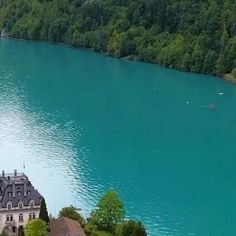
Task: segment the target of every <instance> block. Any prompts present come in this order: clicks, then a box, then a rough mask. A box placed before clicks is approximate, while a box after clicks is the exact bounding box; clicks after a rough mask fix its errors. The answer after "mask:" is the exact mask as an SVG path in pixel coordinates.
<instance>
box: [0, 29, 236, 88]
mask: <svg viewBox="0 0 236 236" xmlns="http://www.w3.org/2000/svg"><path fill="white" fill-rule="evenodd" d="M0 36H1V38H6V39H10V40H24V41H32V42H45V43H50V44H55V45H64V46H66V47H70V48H74V49H80V48H81V49H88V50H92V51H93V52H96V53H99V54H103V55H106V56H109V57H113V58H118V59H124V60H128V61H139V62H145V63H150V64H153V65H159V66H163V67H164V68H168V69H174V70H178V71H182V72H190V73H196V74H203V75H211V76H216V77H218V78H220V79H222V80H224V81H226V82H228V83H230V84H232V85H236V77H235V76H234V75H233V74H232V73H228V74H223V75H221V74H209V73H203V72H196V71H191V70H181V69H179V68H176V67H173V66H166V65H163V64H159V63H155V62H152V61H148V60H142V59H141V58H140V57H138V56H135V55H128V56H125V57H116V56H114V55H112V54H108V53H106V52H102V51H96V50H95V49H94V48H90V47H76V46H73V45H70V44H67V43H63V42H62V43H55V42H51V41H47V40H32V39H22V38H13V37H10V36H8V35H7V34H6V32H5V31H3V30H1V34H0Z"/></svg>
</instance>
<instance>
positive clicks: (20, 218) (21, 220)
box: [19, 213, 24, 222]
mask: <svg viewBox="0 0 236 236" xmlns="http://www.w3.org/2000/svg"><path fill="white" fill-rule="evenodd" d="M19 221H20V222H23V221H24V218H23V214H22V213H20V214H19Z"/></svg>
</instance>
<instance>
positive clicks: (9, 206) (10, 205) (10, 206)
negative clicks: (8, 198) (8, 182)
mask: <svg viewBox="0 0 236 236" xmlns="http://www.w3.org/2000/svg"><path fill="white" fill-rule="evenodd" d="M11 208H12V203H11V202H8V203H7V209H8V210H11Z"/></svg>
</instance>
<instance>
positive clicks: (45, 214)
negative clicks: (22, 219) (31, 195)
mask: <svg viewBox="0 0 236 236" xmlns="http://www.w3.org/2000/svg"><path fill="white" fill-rule="evenodd" d="M39 218H40V219H41V220H43V221H45V222H46V223H47V224H48V222H49V221H50V220H49V216H48V210H47V206H46V202H45V199H44V198H42V201H41V206H40V212H39Z"/></svg>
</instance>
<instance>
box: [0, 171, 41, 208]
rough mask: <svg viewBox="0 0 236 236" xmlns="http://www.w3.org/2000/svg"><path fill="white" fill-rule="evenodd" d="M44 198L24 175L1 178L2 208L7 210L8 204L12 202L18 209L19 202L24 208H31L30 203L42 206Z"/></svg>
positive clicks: (8, 175)
mask: <svg viewBox="0 0 236 236" xmlns="http://www.w3.org/2000/svg"><path fill="white" fill-rule="evenodd" d="M41 199H42V196H41V195H40V193H39V192H38V191H37V190H36V189H34V187H33V185H32V184H31V182H30V181H29V179H28V177H27V176H26V175H25V174H24V173H17V172H16V171H15V173H14V174H5V172H4V171H3V172H2V175H1V176H0V208H6V207H7V203H8V202H11V203H12V207H17V206H18V204H19V202H22V203H23V204H24V206H29V204H30V201H31V200H33V201H34V205H35V206H37V205H40V202H41Z"/></svg>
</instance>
